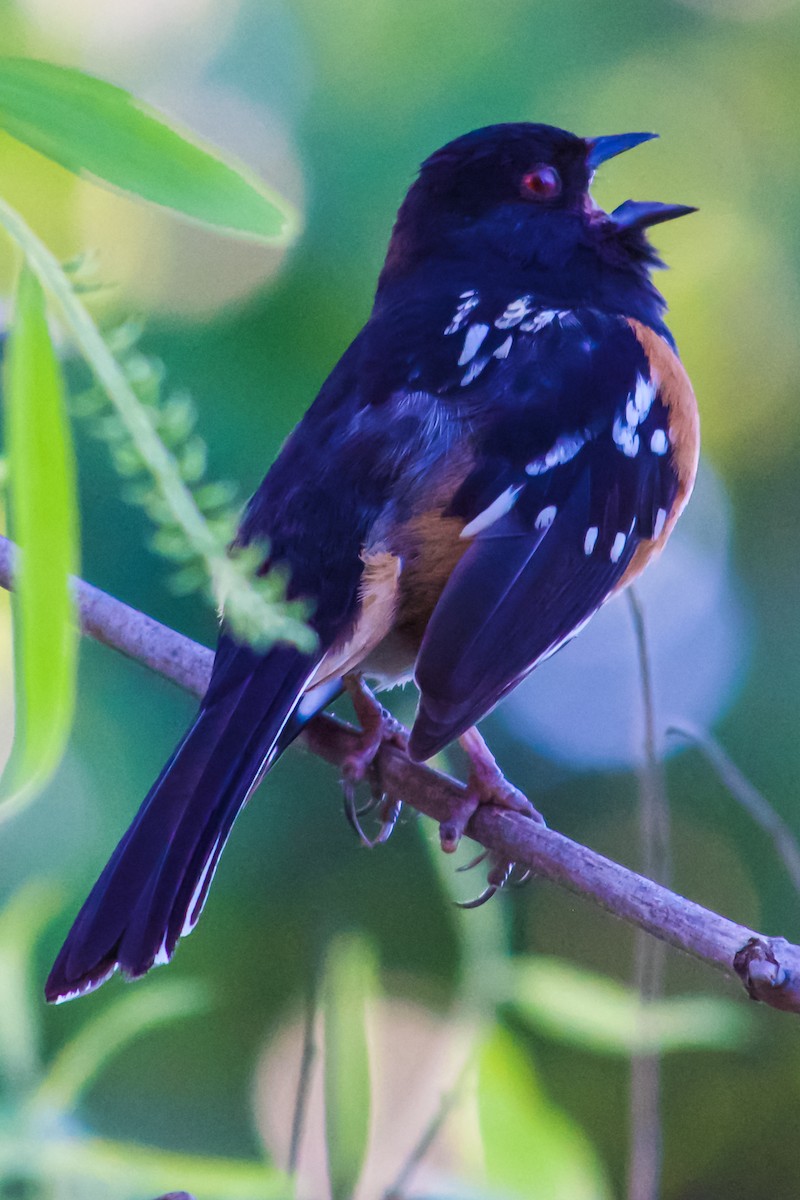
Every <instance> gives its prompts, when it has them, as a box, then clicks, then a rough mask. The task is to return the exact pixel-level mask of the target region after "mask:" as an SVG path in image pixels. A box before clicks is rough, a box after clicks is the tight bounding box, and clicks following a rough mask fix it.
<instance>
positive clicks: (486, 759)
mask: <svg viewBox="0 0 800 1200" xmlns="http://www.w3.org/2000/svg"><path fill="white" fill-rule="evenodd" d="M459 743H460V744H461V746H462V748H463V749H464V750H465V751H466V753H467V756H468V757H469V761H470V772H469V780H468V782H467V790H466V792H465V793H464V797H463V799H462V801H461V803H460V804H459V805H458V806H457V807H456V808H455V809H454V810H453V811H452V812H451V814H450V816H449V817H448V819H447V820H446V821H443V822H442V824H441V825H440V826H439V837H440V839H441V844H442V849H443V850H444V851H445V853H447V854H452V853H453V851H454V850H455V849H456V847H457V846H458V844H459V842H460V841H461V838H462V837H463V836H464V834H465V832H466V828H467V825H468V824H469V822H470V820H471V819H472V817H473V816H474V814H475V813H476V812H477V810H478V809H479V808H480V807H481V805H483V804H491V805H495V806H496V807H498V808H507V809H509V810H510V811H512V812H518V813H521V814H522V816H524V817H528V819H529V820H531V821H536V822H537V824H540V825H544V823H545V821H544V817H543V816H542V814H541V813H540V812H539V811H538V810H537V809H535V808H534V806H533V805H532V804H531V802H530V800H528V799H527V797H526V796H523V794H522V792H520V791H519V789H518V788H515V787H514V785H513V784H512V783H509V782H508V780H507V779H506V778H505V776H504V775H503V773H502V771H501V770H500V768H499V767H498V765H497V763H496V761H495V759H494V756H493V755H492V753H491V751H490V750H489V748H488V746H487V745H486V743H485V741H484V740H483V738H482V737H481V735H480V734H479V733H478V731H477V729H475V728H472V729H468V730H467V732H466V733H464V734H462V736H461V737H460V738H459ZM487 857H488V859H489V863H490V866H489V873H488V876H487V886H486V889H485V890H484V891H483V892H482V893H481V895H480V896H478V897H477V898H476V899H475V900H470V901H469V902H467V903H466V904H462V905H461V906H460V907H462V908H477V907H478V906H479V905H481V904H485V903H486V901H487V900H489V899H490V898H491V897H492V896H493V895H494V893H495V892H496V891H497V890H498V888H501V887H503V886H504V885H505V884H506V883H508V881H509V879H510V878H511V874H512V872H513V870H514V864H513V863H512V862H509V861H508V860H507V859H501V858H498V857H497V856H496V855H493V854H490V853H487V854H485V855H479V857H478V859H476V860H475V862H474V863H472V864H470V865H472V866H474V865H477V863H478V862H482V861H483V860H484V858H487ZM526 878H527V875H526Z"/></svg>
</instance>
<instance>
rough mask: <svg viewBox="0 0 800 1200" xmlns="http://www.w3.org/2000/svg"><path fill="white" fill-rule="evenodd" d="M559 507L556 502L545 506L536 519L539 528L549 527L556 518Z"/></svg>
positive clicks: (536, 525)
mask: <svg viewBox="0 0 800 1200" xmlns="http://www.w3.org/2000/svg"><path fill="white" fill-rule="evenodd" d="M557 512H558V509H557V508H556V506H555V504H548V506H547V508H543V509H542V511H541V512H540V513H539V515H538V517H537V518H536V520H535V521H534V525H535V527H536V528H537V529H549V528H550V526H551V525H552V524H553V521H555V519H556V513H557Z"/></svg>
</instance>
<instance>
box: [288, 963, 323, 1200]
mask: <svg viewBox="0 0 800 1200" xmlns="http://www.w3.org/2000/svg"><path fill="white" fill-rule="evenodd" d="M317 983H318V981H317V975H316V969H315V972H314V974H313V975H312V978H311V980H310V981H309V985H308V994H307V996H306V1019H305V1023H304V1026H303V1054H302V1057H301V1059H300V1074H299V1076H298V1079H297V1094H296V1096H295V1101H294V1112H293V1113H292V1136H291V1140H290V1143H289V1162H288V1174H289V1177H290V1178H291V1179H292V1180H294V1181H295V1186H296V1179H297V1167H298V1163H299V1161H300V1144H301V1142H302V1140H303V1133H304V1131H305V1127H306V1115H307V1113H308V1101H309V1097H310V1095H311V1069H312V1067H313V1066H314V1060H315V1058H316V1057H317V1040H316V1036H315V1029H316V1021H317Z"/></svg>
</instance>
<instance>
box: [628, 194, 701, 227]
mask: <svg viewBox="0 0 800 1200" xmlns="http://www.w3.org/2000/svg"><path fill="white" fill-rule="evenodd" d="M693 212H697V209H696V208H693V207H692V205H691V204H660V203H659V202H658V201H657V200H626V201H625V203H624V204H620V205H619V206H618V207H617V208H615V209H614V211H613V212H612V213H609V214H608V219H609V221H611V222H612V224H613V225H614V227H615V229H646V228H647V227H648V226H649V225H660V224H661V222H662V221H674V220H675V218H676V217H685V216H687V214H688V213H693Z"/></svg>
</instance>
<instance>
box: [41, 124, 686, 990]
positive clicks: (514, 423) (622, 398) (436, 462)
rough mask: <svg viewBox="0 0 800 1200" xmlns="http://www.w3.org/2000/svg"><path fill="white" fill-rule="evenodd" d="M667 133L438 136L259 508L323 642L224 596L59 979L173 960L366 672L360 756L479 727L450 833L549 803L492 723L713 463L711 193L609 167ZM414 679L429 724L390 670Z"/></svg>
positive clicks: (269, 541)
mask: <svg viewBox="0 0 800 1200" xmlns="http://www.w3.org/2000/svg"><path fill="white" fill-rule="evenodd" d="M655 136H656V135H655V134H652V133H628V134H619V135H610V136H600V137H587V138H583V137H579V136H577V135H575V134H572V133H570V132H568V131H566V130H562V129H558V128H555V127H553V126H549V125H542V124H534V123H530V122H510V123H505V124H497V125H491V126H487V127H484V128H481V129H476V130H473V131H472V132H469V133H467V134H464V135H462V136H460V137H457V138H456V139H455V140H452V141H450V142H448V143H447V144H446V145H445V146H443V147H442V148H441V149H439V150H437V151H436V152H435V153H433V154H432V155H430V156H429V157H428V158H427V159H426V160H425V161H424V162H423V163H422V165H421V167H420V169H419V173H418V175H417V176H416V178H415V180H414V181H413V183H412V184H411V186H410V188H409V190H408V192H407V194H406V196H405V199H404V200H403V202H402V204H401V206H400V209H399V212H398V214H397V218H396V221H395V224H394V227H393V230H392V233H391V237H390V240H389V245H388V250H387V254H386V258H385V262H384V265H383V268H382V270H381V272H380V275H379V278H378V283H377V288H376V293H375V299H374V305H373V308H372V310H371V313H370V316H369V318H368V320H367V322H366V324H365V325H364V327H363V328H362V329H361V331H360V332H359V333H358V335H357V336H356V337H355V339H354V341H353V342H352V344H351V345H350V346H349V347H348V348H347V349H346V350H345V352H344V353H343V355H342V357H341V358H340V360H339V362H338V363H337V365H336V366H335V367H334V368H333V370H332V371H331V373H330V375H329V376H328V378H327V379H326V381H325V382H324V384H323V385H322V388H321V390H320V391H319V393H318V395H317V397H316V399H315V400H314V402H313V404H312V405H311V406H310V408H309V409H308V410H307V412H306V413H305V415H304V416H303V418H302V419H301V421H300V422H299V424H298V425H297V427H296V428H295V429H294V431H293V432H292V433H291V434H290V436H289V438H288V439H287V441H286V442H285V444H284V446H283V448H282V450H281V451H280V453H279V454H278V456H277V458H276V460H275V462H274V463H273V465H272V466H271V467H270V469H269V471H268V472H267V475H266V476H265V478H264V480H263V482H262V483H261V485H260V486H259V488H258V490H257V491H256V492H255V494H254V495H253V496H252V498H251V500H250V501H249V503H248V504H247V506H246V508H245V510H244V514H243V517H242V520H241V524H240V527H239V531H238V535H237V542H238V544H240V545H243V546H247V545H251V544H258V545H261V544H263V545H265V546H268V556H267V558H266V559H265V562H264V569H265V570H266V569H269V568H272V567H275V566H278V567H280V568H281V569H282V570H284V571H286V572H288V576H289V579H290V585H289V594H290V596H292V597H301V598H303V599H304V600H306V601H307V602H308V604H309V607H310V610H311V616H310V618H309V620H310V624H311V627H312V629H313V631H314V633H315V635H316V650H315V651H313V652H308V651H306V650H301V649H298V648H297V647H295V646H293V645H290V644H288V643H286V642H279V643H277V644H276V645H274V646H273V647H272V648H270V649H268V650H267V651H260V650H258V649H254V648H253V647H252V646H249V645H246V644H243V643H242V642H240V641H238V640H237V639H236V637H235V636H234V635H233V633H232V632H231V631H230V630H229V629H227V628H226V626H225V624H224V617H223V622H222V627H221V633H220V637H219V642H218V648H217V652H216V657H215V661H214V668H213V673H212V676H211V681H210V684H209V687H208V690H207V693H206V695H205V697H204V699H203V700H202V702H201V704H200V707H199V711H198V713H197V716H196V718H195V720H194V722H193V724H192V725H191V727H190V729H189V730H188V732H187V733H186V734H185V736H184V737H183V739H182V741H181V742H180V743H179V745H178V746H177V748H176V749H175V751H174V753H173V754H172V756H171V758H170V759H169V761H168V762H167V764H166V766H165V767H164V768H163V770H162V772H161V774H160V775H159V776H158V778H157V780H156V782H155V783H154V785H153V787H152V788H151V790H150V792H149V793H148V795H147V797H146V798H145V800H144V802H143V804H142V806H141V808H140V809H139V811H138V813H137V815H136V816H135V818H134V820H133V822H132V824H131V826H130V828H129V829H128V831H127V833H125V835H124V836H123V838H122V840H121V841H120V843H119V845H118V846H117V848H116V850H115V851H114V853H113V854H112V856H111V859H110V861H109V863H108V865H107V866H106V867H105V869H104V870H103V872H102V874H101V875H100V877H99V879H98V881H97V883H96V884H95V886H94V888H93V889H92V891H91V893H90V895H89V897H88V899H87V900H86V902H85V903H84V905H83V907H82V908H81V910H80V912H79V914H78V916H77V919H76V920H75V922H74V924H73V926H72V928H71V930H70V932H69V934H68V936H67V938H66V940H65V942H64V945H63V947H62V949H61V951H60V953H59V954H58V957H57V959H56V961H55V964H54V966H53V968H52V971H51V973H50V975H49V978H48V980H47V983H46V986H45V995H46V998H47V999H48V1000H49V1001H51V1002H60V1001H63V1000H67V999H71V998H73V997H75V996H79V995H83V994H85V993H87V992H90V991H92V990H93V989H95V988H97V987H99V986H100V985H101V984H102V983H104V982H105V981H106V980H107V979H108V978H109V977H110V976H111V975H113V974H114V973H115V972H116V971H119V972H120V973H121V974H122V975H123V976H125V977H127V978H129V979H135V978H138V977H140V976H143V975H144V974H146V973H147V972H148V971H149V970H150V968H151V967H153V966H154V965H159V964H163V963H166V962H168V961H169V960H170V958H171V957H172V955H173V952H174V951H175V948H176V945H177V943H178V941H179V939H180V938H181V937H182V936H184V935H186V934H188V933H189V932H191V930H192V929H193V928H194V926H195V925H196V923H197V920H198V917H199V916H200V913H201V911H202V908H203V905H204V903H205V900H206V896H207V894H208V890H209V886H210V884H211V880H212V877H213V875H214V872H215V870H216V867H217V863H218V861H219V858H220V854H221V852H222V850H223V847H224V845H225V842H226V840H227V838H228V835H229V833H230V831H231V827H232V825H233V823H234V821H235V819H236V816H237V814H238V813H239V812H240V811H241V809H242V807H243V806H244V804H245V803H246V802H247V801H248V799H249V797H250V796H251V794H252V792H253V791H254V789H255V788H256V786H257V785H258V784H259V783H260V781H261V780H262V778H263V777H264V776H265V775H266V774H267V772H268V770H269V768H270V767H271V766H272V765H273V764H274V763H275V761H276V760H277V758H278V757H279V756H280V755H281V754H282V753H283V751H284V750H285V749H286V747H287V746H288V745H289V744H290V743H291V742H292V741H293V740H294V739H295V738H296V737H297V735H298V734H299V732H300V731H301V729H302V728H303V726H304V725H305V724H306V723H307V722H308V721H309V720H310V719H311V718H312V717H313V716H314V715H315V714H316V713H318V712H319V711H320V710H321V709H323V708H324V707H325V706H326V705H327V704H328V703H329V702H330V701H331V700H332V698H333V697H335V696H337V695H339V694H341V693H342V692H343V691H347V692H349V694H350V695H351V697H352V699H353V704H354V708H355V711H356V714H357V716H358V718H359V720H360V722H361V726H362V731H363V732H362V737H361V742H360V744H359V747H358V750H357V751H355V752H354V753H353V755H352V756H351V759H350V760H348V762H347V763H346V764H345V769H344V774H345V777H346V778H347V779H349V782H350V783H351V784H353V783H354V782H356V781H358V780H359V779H363V778H364V777H365V775H366V773H367V771H368V768H369V764H370V762H371V761H372V760H373V758H374V755H375V753H376V752H377V750H378V749H379V748H380V746H381V745H382V744H383V743H384V742H385V741H387V740H389V741H391V740H394V741H396V742H397V743H398V744H400V745H402V747H403V749H404V750H405V751H406V753H407V754H408V755H409V757H410V758H411V759H413V760H415V761H425V760H428V759H430V758H431V757H432V756H434V755H435V754H437V753H438V752H439V751H441V750H442V749H443V748H444V747H446V746H448V745H449V744H450V743H451V742H455V741H456V740H458V741H460V743H461V745H462V746H463V748H464V749H465V751H466V753H467V756H468V759H469V764H470V774H469V779H468V783H467V788H466V790H465V792H464V801H463V805H462V806H461V807H460V808H458V809H457V810H456V811H454V813H453V814H452V816H451V818H450V819H449V820H448V821H447V822H445V823H444V824H443V825H442V827H441V831H440V832H441V840H442V845H443V848H444V849H445V850H452V849H454V848H455V846H456V845H457V844H458V842H459V839H460V838H461V836H462V835H463V834H464V832H465V829H466V826H467V824H468V822H469V819H470V817H471V815H472V814H473V813H474V811H475V810H476V807H477V806H478V805H479V804H497V805H500V806H502V807H505V808H510V809H513V810H516V811H519V812H520V813H522V814H523V815H525V816H528V817H530V818H531V819H534V820H539V819H541V818H540V816H539V814H538V813H537V812H536V810H535V809H534V808H533V806H532V805H531V804H530V802H529V801H528V800H526V799H525V798H524V797H523V796H522V795H521V793H520V792H518V791H517V789H516V788H515V787H514V786H513V785H512V784H510V783H509V782H508V781H507V780H506V779H505V777H504V776H503V774H502V772H501V770H500V768H499V766H498V765H497V763H496V762H495V760H494V758H493V756H492V755H491V752H490V751H489V749H488V747H487V746H486V743H485V742H484V741H483V739H482V736H481V735H480V734H479V733H478V731H477V729H476V724H477V723H478V722H479V721H480V720H481V719H482V718H483V717H484V716H485V715H486V714H487V713H489V712H490V711H491V710H492V709H493V708H494V707H495V706H496V705H497V704H498V703H499V701H500V700H501V699H502V698H503V697H504V696H505V695H506V694H507V693H508V692H509V691H511V689H513V688H514V687H515V686H516V685H517V684H518V683H519V682H520V681H521V680H522V679H523V678H525V677H526V676H527V675H529V674H530V672H531V671H532V670H534V668H536V667H537V666H539V665H540V664H541V663H542V662H544V661H545V660H546V659H547V658H549V657H550V656H551V655H553V654H554V653H556V651H558V650H559V649H560V648H561V647H562V646H564V645H565V644H566V643H567V642H568V641H570V640H571V639H572V638H573V637H575V635H576V634H577V633H578V632H579V631H580V630H581V629H582V628H583V626H584V625H585V624H586V623H587V621H588V620H589V619H590V618H591V617H592V616H593V615H594V614H595V613H596V612H597V610H598V609H599V608H600V607H601V606H602V605H603V604H605V602H606V601H607V600H608V599H609V598H610V597H612V596H613V595H614V594H615V593H617V592H619V591H620V589H622V588H623V587H625V586H626V585H627V584H629V583H630V582H631V581H632V580H633V579H635V578H636V577H637V576H638V575H639V574H640V573H641V571H642V570H643V569H644V568H645V566H646V565H647V564H648V563H649V562H650V561H651V560H652V559H653V558H654V557H655V556H656V555H657V554H658V553H659V552H660V550H661V549H662V548H663V546H664V544H665V543H666V541H667V539H668V537H669V536H670V534H671V532H672V529H673V528H674V526H675V523H676V521H677V520H678V517H679V516H680V513H681V511H682V509H683V508H684V506H685V504H686V502H687V500H688V499H689V496H690V493H691V491H692V487H693V484H694V479H695V474H696V470H697V462H698V454H699V421H698V410H697V404H696V400H695V397H694V393H693V390H692V386H691V383H690V381H689V378H688V376H687V373H686V371H685V369H684V367H683V365H682V363H681V360H680V358H679V356H678V353H677V350H676V346H675V342H674V339H673V337H672V335H671V333H670V331H669V328H668V327H667V325H666V324H665V319H664V318H665V311H666V303H665V301H664V298H663V296H662V295H661V293H660V292H659V291H658V289H657V288H656V286H655V284H654V282H653V280H652V272H653V270H654V269H655V268H658V267H662V266H663V265H664V264H663V263H662V262H661V260H660V259H659V257H658V254H657V252H656V250H655V248H654V247H653V245H652V244H651V242H650V240H649V238H648V230H649V229H650V227H651V226H654V225H657V224H659V223H661V222H664V221H669V220H672V219H674V218H676V217H680V216H683V215H685V214H688V213H691V212H695V211H696V210H695V209H694V208H693V207H690V206H687V205H681V204H663V203H656V202H642V201H633V200H627V201H625V202H624V203H622V204H620V205H619V206H618V207H616V208H615V209H614V210H613V211H611V212H606V211H604V210H603V209H602V208H601V207H600V206H599V205H598V204H597V203H596V201H595V200H594V199H593V197H592V195H591V191H590V186H591V183H592V180H593V178H594V174H595V172H596V170H597V169H598V168H599V167H601V166H602V165H603V164H604V163H605V162H606V161H607V160H609V159H611V158H613V157H614V156H616V155H618V154H621V153H623V152H626V151H628V150H631V149H633V148H634V147H636V146H638V145H640V144H641V143H643V142H646V141H649V140H650V139H651V138H653V137H655ZM412 679H413V680H414V682H415V684H416V686H417V688H418V691H419V701H418V707H417V710H416V716H415V719H414V722H413V725H412V727H411V730H410V734H409V735H407V736H406V735H405V734H404V733H403V731H402V730H400V729H399V727H398V726H397V725H395V724H394V723H393V722H392V720H391V718H390V717H389V716H388V714H387V713H386V712H385V711H384V710H383V708H382V706H381V704H380V702H379V700H378V699H377V698H376V696H375V695H374V692H373V690H372V688H373V687H374V688H375V689H376V690H380V689H382V688H386V687H391V686H394V685H397V684H400V683H404V682H408V681H410V680H412ZM370 684H371V685H372V687H371V686H370ZM394 811H396V807H395V810H394ZM392 819H393V817H392V814H391V813H390V814H389V815H388V816H387V817H386V819H385V821H384V826H383V827H382V831H381V837H383V836H385V835H386V834H387V833H388V830H389V829H390V827H391V823H392ZM507 866H508V865H507V864H503V865H502V868H501V869H499V873H498V870H496V871H495V882H494V884H492V889H493V887H494V886H496V883H497V882H498V879H499V881H500V882H502V879H503V878H505V876H506V875H507V873H508V871H507Z"/></svg>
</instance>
